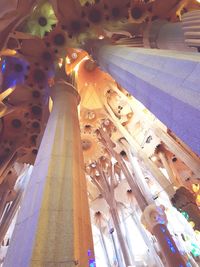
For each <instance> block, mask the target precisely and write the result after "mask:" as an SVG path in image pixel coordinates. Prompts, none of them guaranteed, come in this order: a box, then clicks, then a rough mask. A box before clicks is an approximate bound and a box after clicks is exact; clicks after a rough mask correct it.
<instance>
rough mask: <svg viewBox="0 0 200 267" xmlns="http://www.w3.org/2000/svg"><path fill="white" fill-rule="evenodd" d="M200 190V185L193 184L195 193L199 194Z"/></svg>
mask: <svg viewBox="0 0 200 267" xmlns="http://www.w3.org/2000/svg"><path fill="white" fill-rule="evenodd" d="M199 189H200V185H199V184H192V190H193V192H195V193H197V192H198V191H199Z"/></svg>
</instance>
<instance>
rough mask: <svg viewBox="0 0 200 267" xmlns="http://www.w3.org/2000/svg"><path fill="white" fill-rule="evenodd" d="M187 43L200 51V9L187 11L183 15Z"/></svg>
mask: <svg viewBox="0 0 200 267" xmlns="http://www.w3.org/2000/svg"><path fill="white" fill-rule="evenodd" d="M182 27H183V31H184V36H185V43H186V44H187V45H188V47H196V48H197V49H198V51H199V52H200V10H195V11H191V12H188V13H185V14H184V15H183V17H182Z"/></svg>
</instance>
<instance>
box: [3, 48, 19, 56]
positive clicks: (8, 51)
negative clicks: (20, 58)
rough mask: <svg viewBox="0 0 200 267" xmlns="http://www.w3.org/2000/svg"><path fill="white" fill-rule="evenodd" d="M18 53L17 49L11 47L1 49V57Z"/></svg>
mask: <svg viewBox="0 0 200 267" xmlns="http://www.w3.org/2000/svg"><path fill="white" fill-rule="evenodd" d="M15 54H16V51H15V50H11V49H5V50H2V51H0V57H1V56H14V55H15Z"/></svg>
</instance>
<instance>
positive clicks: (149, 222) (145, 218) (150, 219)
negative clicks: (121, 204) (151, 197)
mask: <svg viewBox="0 0 200 267" xmlns="http://www.w3.org/2000/svg"><path fill="white" fill-rule="evenodd" d="M141 222H142V224H143V225H144V226H145V227H146V228H147V230H148V231H149V232H150V233H153V229H154V227H155V226H156V225H158V224H164V225H166V224H167V216H166V214H165V207H164V206H162V205H161V206H156V205H155V204H151V205H149V206H147V207H146V208H145V210H144V212H143V214H142V217H141Z"/></svg>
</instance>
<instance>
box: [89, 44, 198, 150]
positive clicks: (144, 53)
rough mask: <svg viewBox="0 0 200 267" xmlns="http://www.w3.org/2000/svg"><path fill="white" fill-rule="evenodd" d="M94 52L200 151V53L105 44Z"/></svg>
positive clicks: (137, 96) (166, 123) (109, 71)
mask: <svg viewBox="0 0 200 267" xmlns="http://www.w3.org/2000/svg"><path fill="white" fill-rule="evenodd" d="M93 56H94V57H95V58H96V59H97V61H98V63H99V65H100V67H101V68H102V69H104V70H105V71H106V72H108V73H110V74H111V75H112V77H113V78H114V79H115V80H116V81H117V82H118V83H119V84H120V85H121V86H123V87H124V88H125V89H126V90H128V91H129V92H130V93H131V94H132V95H133V96H134V97H135V98H137V99H138V100H139V101H140V102H141V103H143V104H144V105H145V106H146V108H148V109H149V110H150V111H151V112H152V113H153V114H154V115H155V116H156V117H157V118H158V119H160V120H161V121H162V122H163V123H164V124H165V125H166V126H167V127H168V128H169V129H171V130H172V131H173V132H174V133H175V134H176V135H177V136H178V137H179V138H180V139H182V140H183V141H184V142H185V143H186V144H187V145H188V146H190V148H192V150H193V151H194V152H196V153H197V154H200V144H199V121H200V108H199V107H200V90H199V84H200V75H199V69H200V55H199V54H198V53H187V52H185V53H181V52H178V51H170V50H161V49H145V48H134V47H133V48H132V47H125V46H113V45H102V46H100V45H99V46H98V44H96V46H95V47H94V45H93Z"/></svg>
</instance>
